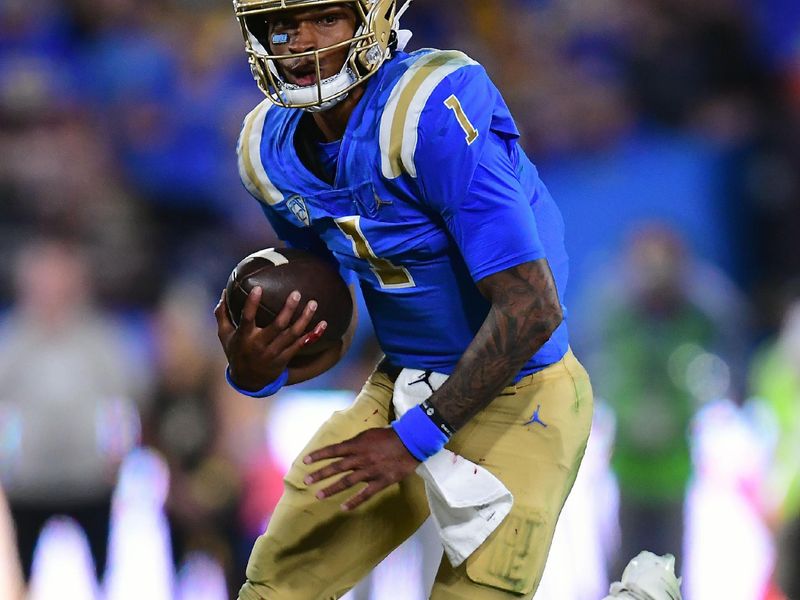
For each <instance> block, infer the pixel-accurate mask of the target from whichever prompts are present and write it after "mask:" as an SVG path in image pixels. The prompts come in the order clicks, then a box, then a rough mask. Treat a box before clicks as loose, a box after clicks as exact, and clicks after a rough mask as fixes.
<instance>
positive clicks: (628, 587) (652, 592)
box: [603, 551, 681, 600]
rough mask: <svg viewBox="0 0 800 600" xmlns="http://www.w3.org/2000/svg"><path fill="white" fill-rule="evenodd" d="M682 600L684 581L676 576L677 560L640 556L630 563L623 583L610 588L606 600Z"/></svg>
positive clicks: (623, 577)
mask: <svg viewBox="0 0 800 600" xmlns="http://www.w3.org/2000/svg"><path fill="white" fill-rule="evenodd" d="M623 599H624V600H681V580H680V578H678V577H676V576H675V557H674V556H672V555H671V554H666V555H664V556H657V555H655V554H653V553H652V552H646V551H645V552H641V553H639V555H638V556H636V558H634V559H633V560H631V562H629V563H628V566H627V567H625V571H624V572H623V573H622V581H618V582H615V583H612V584H611V590H610V595H609V596H606V597H605V598H603V600H623Z"/></svg>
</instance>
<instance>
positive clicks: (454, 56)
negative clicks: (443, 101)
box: [380, 51, 477, 179]
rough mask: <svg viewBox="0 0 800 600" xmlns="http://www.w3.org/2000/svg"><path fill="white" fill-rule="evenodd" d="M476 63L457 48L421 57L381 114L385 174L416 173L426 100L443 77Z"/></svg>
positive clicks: (404, 76)
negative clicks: (421, 117) (419, 129)
mask: <svg viewBox="0 0 800 600" xmlns="http://www.w3.org/2000/svg"><path fill="white" fill-rule="evenodd" d="M474 64H477V63H476V62H475V61H474V60H472V59H471V58H469V57H468V56H467V55H466V54H464V53H462V52H457V51H447V52H432V53H430V54H428V55H426V56H424V57H422V58H420V59H419V60H418V61H417V62H416V63H415V64H414V65H413V66H412V67H411V68H409V70H408V71H407V72H406V73H405V74H404V75H403V77H402V78H401V79H400V81H399V82H398V84H397V85H396V86H395V89H394V90H393V91H392V94H391V96H390V97H389V101H388V102H387V104H386V109H385V110H384V113H383V115H382V117H381V132H380V134H381V135H380V143H381V167H382V171H383V175H384V177H386V178H388V179H394V178H396V177H399V176H400V175H401V174H402V173H403V172H407V173H408V174H409V175H411V176H412V177H416V176H417V169H416V165H415V164H414V153H415V151H416V146H417V139H418V136H417V128H418V127H419V119H420V116H421V115H422V111H423V109H424V108H425V104H426V103H427V101H428V98H430V96H431V94H432V93H433V91H434V90H435V89H436V86H438V85H439V84H440V83H441V82H442V80H443V79H444V78H445V77H447V76H448V75H450V74H451V73H453V72H454V71H457V70H458V69H460V68H462V67H464V66H467V65H474Z"/></svg>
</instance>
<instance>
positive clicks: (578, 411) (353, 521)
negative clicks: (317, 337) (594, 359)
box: [239, 351, 592, 600]
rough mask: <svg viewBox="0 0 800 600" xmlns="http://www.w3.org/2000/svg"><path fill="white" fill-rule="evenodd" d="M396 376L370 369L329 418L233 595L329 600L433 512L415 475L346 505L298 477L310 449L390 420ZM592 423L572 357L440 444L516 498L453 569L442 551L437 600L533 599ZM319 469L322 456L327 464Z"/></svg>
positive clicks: (306, 468)
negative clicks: (353, 397) (346, 403)
mask: <svg viewBox="0 0 800 600" xmlns="http://www.w3.org/2000/svg"><path fill="white" fill-rule="evenodd" d="M391 401H392V381H391V380H390V379H389V378H388V377H387V376H386V375H385V374H383V373H381V372H375V373H373V374H372V376H371V377H370V378H369V380H368V381H367V383H366V384H365V385H364V389H363V390H362V391H361V393H360V394H359V395H358V397H357V398H356V400H355V402H354V403H353V404H352V405H351V406H350V407H349V408H347V409H346V410H343V411H339V412H336V413H334V414H333V415H332V416H331V418H330V419H329V420H328V421H327V422H326V423H325V424H324V425H323V426H322V427H321V428H320V429H319V431H318V432H317V433H316V435H315V436H314V438H313V439H312V440H311V442H309V444H308V446H307V447H306V449H305V450H304V451H303V453H302V454H301V455H300V457H298V458H297V459H296V460H295V462H294V464H293V465H292V467H291V469H290V470H289V473H288V474H287V475H286V478H285V480H284V483H285V490H284V494H283V497H282V498H281V500H280V502H279V503H278V506H277V508H276V509H275V513H274V514H273V516H272V519H271V520H270V523H269V526H268V528H267V531H266V533H265V534H264V535H262V536H261V537H260V538H259V539H258V540H257V541H256V544H255V547H254V548H253V552H252V554H251V556H250V562H249V564H248V567H247V582H246V583H245V585H244V587H242V590H241V592H240V593H239V599H240V600H329V599H335V598H339V597H340V596H342V595H343V594H344V593H345V592H346V591H347V590H349V589H350V588H351V587H353V586H354V585H355V584H356V583H358V581H359V580H360V579H362V578H363V577H364V576H365V575H367V573H368V572H369V571H370V570H371V569H372V568H373V567H375V566H376V565H377V564H378V563H379V562H380V561H381V560H382V559H383V558H384V557H385V556H387V555H388V554H389V553H390V552H391V551H392V550H394V549H395V548H396V547H397V546H399V545H400V544H401V543H402V542H403V541H404V540H405V539H406V538H408V537H409V536H410V535H411V534H412V533H414V531H416V529H417V528H418V527H419V526H420V525H421V524H422V522H423V521H424V520H425V519H426V517H427V516H428V514H429V510H428V504H427V499H426V496H425V490H424V485H423V483H422V480H421V479H420V478H419V477H418V476H417V475H415V474H412V475H411V476H409V477H407V478H406V479H405V480H404V481H402V482H400V483H399V484H395V485H393V486H390V487H389V488H387V489H385V490H383V491H382V492H380V493H379V494H377V495H376V496H374V497H373V498H371V499H370V500H369V501H367V502H366V503H364V504H362V505H361V506H359V507H358V508H357V509H355V510H354V511H351V512H343V511H342V510H341V509H340V508H339V507H340V505H341V503H342V502H343V501H344V500H345V499H347V498H349V497H350V496H351V495H352V494H353V493H354V490H352V489H351V490H347V491H345V492H342V493H341V494H338V495H336V496H333V497H330V498H326V499H325V500H318V499H317V498H316V497H315V496H314V494H315V493H316V492H317V491H318V490H320V489H322V488H323V487H325V486H327V485H330V483H331V482H330V481H328V482H319V483H316V484H313V485H311V486H307V485H305V484H304V483H303V479H304V478H305V477H306V475H308V474H309V473H310V472H312V471H315V470H317V469H319V468H320V464H314V465H305V464H303V462H302V457H303V456H305V455H306V454H307V453H308V452H310V451H312V450H315V449H317V448H321V447H323V446H327V445H328V444H333V443H338V442H341V441H343V440H346V439H349V438H351V437H353V436H355V435H357V434H358V433H360V432H361V431H364V430H365V429H368V428H371V427H385V426H386V425H387V424H388V423H390V422H391V420H392V419H393V418H394V414H393V411H392V409H391ZM591 420H592V389H591V385H590V383H589V377H588V375H587V374H586V371H585V370H584V368H583V367H582V366H581V364H580V363H579V362H578V361H577V360H576V358H575V357H574V355H573V354H572V352H571V351H570V352H567V354H566V355H565V356H564V358H563V359H562V360H560V361H559V362H557V363H555V364H553V365H550V366H549V367H547V368H546V369H544V370H542V371H539V372H538V373H534V374H533V375H529V376H527V377H524V378H523V379H522V380H520V381H519V382H518V383H517V384H516V385H513V386H509V387H507V388H506V389H505V390H503V392H502V393H501V394H500V395H499V396H498V397H497V398H496V399H495V400H494V401H493V402H492V403H491V404H490V405H489V406H488V407H486V408H485V409H484V410H482V411H481V412H480V413H478V415H476V416H475V417H474V418H473V419H472V420H471V421H470V422H469V423H467V425H465V426H464V427H463V428H462V429H461V430H459V431H458V432H457V433H456V434H455V435H454V436H453V437H452V438H451V440H450V442H449V443H448V444H447V447H448V448H449V449H450V450H452V451H453V452H455V453H456V454H460V455H461V456H463V457H464V458H466V459H468V460H471V461H472V462H474V463H476V464H478V465H481V466H483V467H485V468H487V469H489V471H491V472H492V473H493V474H494V475H495V476H496V477H497V478H499V479H500V481H502V482H503V483H504V484H505V485H506V487H507V488H508V489H509V490H510V491H511V493H512V494H513V495H514V505H513V508H512V510H511V512H510V513H509V515H508V516H507V517H506V518H505V520H504V521H503V522H502V523H501V524H500V526H499V527H498V528H497V529H496V530H495V531H494V532H493V533H492V535H491V536H490V537H489V538H488V539H487V540H486V541H485V542H484V543H483V544H482V545H481V546H480V547H479V548H478V549H477V550H476V551H475V552H474V553H473V554H472V555H471V556H470V557H469V558H468V559H467V560H466V561H465V562H464V563H462V564H461V566H459V567H458V568H456V569H454V568H453V567H452V566H451V565H450V563H449V561H448V560H447V558H446V557H443V558H442V561H441V563H440V565H439V571H438V573H437V575H436V582H435V584H434V586H433V591H432V592H431V599H433V600H510V599H512V598H514V599H520V598H531V597H532V596H533V594H534V592H535V591H536V588H537V587H538V585H539V581H540V579H541V577H542V571H543V570H544V565H545V561H546V559H547V554H548V552H549V549H550V543H551V541H552V538H553V531H554V529H555V525H556V521H557V519H558V515H559V513H560V512H561V508H562V507H563V505H564V502H565V500H566V498H567V495H568V494H569V491H570V489H571V488H572V484H573V483H574V481H575V476H576V475H577V472H578V467H579V465H580V463H581V459H582V458H583V453H584V450H585V449H586V441H587V439H588V437H589V429H590V427H591ZM322 464H324V463H322Z"/></svg>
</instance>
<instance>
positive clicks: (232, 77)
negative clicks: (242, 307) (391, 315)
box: [0, 0, 800, 600]
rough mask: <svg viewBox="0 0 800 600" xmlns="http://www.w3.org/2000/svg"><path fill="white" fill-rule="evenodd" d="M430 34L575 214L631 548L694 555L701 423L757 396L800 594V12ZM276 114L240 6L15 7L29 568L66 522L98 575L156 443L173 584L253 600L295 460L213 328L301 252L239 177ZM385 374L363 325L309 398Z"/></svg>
mask: <svg viewBox="0 0 800 600" xmlns="http://www.w3.org/2000/svg"><path fill="white" fill-rule="evenodd" d="M404 26H406V27H408V28H410V29H411V30H412V31H413V32H414V36H415V37H414V39H413V40H412V42H411V45H410V47H411V48H419V47H425V46H435V47H442V48H444V47H454V48H459V49H462V50H464V51H466V52H468V53H469V54H470V55H471V56H473V57H474V58H476V59H478V60H480V61H481V62H482V63H483V64H484V65H485V66H486V67H487V70H488V71H489V73H490V75H491V76H492V77H493V79H494V80H495V82H496V83H497V85H498V87H499V88H500V89H501V91H502V92H503V94H504V95H505V97H506V99H507V101H508V103H509V105H510V107H511V109H512V113H513V114H514V115H515V117H516V119H517V124H518V126H519V128H520V130H521V132H522V136H523V139H522V143H523V146H524V147H525V148H526V150H527V151H528V153H529V155H530V156H531V157H532V159H533V160H534V162H535V163H536V164H537V165H538V167H539V170H540V173H541V174H542V177H543V179H544V180H545V182H546V183H547V184H548V185H549V186H550V188H551V191H552V192H553V194H554V196H555V198H556V200H557V201H558V202H559V204H560V206H561V207H562V209H563V212H564V215H565V220H566V222H567V233H568V238H567V248H568V250H569V251H570V254H571V257H572V281H571V289H570V292H569V295H568V299H571V304H573V305H574V308H573V311H572V312H571V314H570V319H571V320H572V322H573V332H574V338H573V345H574V346H575V349H576V353H577V354H578V355H579V356H585V357H586V362H587V364H588V365H589V366H590V372H591V374H592V377H593V380H594V382H595V385H596V388H597V391H598V394H599V395H600V397H601V398H602V399H603V400H604V401H605V402H606V403H607V404H608V405H609V406H610V407H611V408H612V409H613V412H614V414H615V416H616V436H617V437H616V440H617V445H616V447H615V453H614V455H613V458H612V467H613V469H614V471H615V474H616V476H617V480H618V484H619V488H620V506H621V511H620V515H621V527H622V529H621V532H622V534H621V540H620V547H621V548H622V550H621V552H620V556H622V557H623V558H624V559H625V560H627V557H629V555H632V554H635V553H636V552H635V551H638V549H641V548H642V547H644V546H652V548H648V549H653V550H659V551H660V550H661V549H663V551H665V552H666V551H673V552H677V553H678V554H680V553H679V552H678V551H675V550H673V549H675V548H676V547H679V546H680V545H681V544H682V541H681V532H682V530H683V519H684V516H683V500H684V497H685V493H686V489H687V486H688V485H689V481H690V480H691V477H692V474H693V464H692V457H691V448H690V435H689V432H690V428H691V423H692V418H693V416H694V415H695V414H696V412H697V411H698V409H699V408H700V407H701V406H702V405H703V404H704V403H706V402H709V401H712V400H719V399H728V400H731V401H732V402H735V403H736V404H737V405H740V406H744V405H746V404H748V403H755V404H757V405H758V406H759V407H761V409H762V410H760V412H759V414H762V415H767V416H765V417H763V418H764V419H765V420H766V421H767V422H769V423H770V424H771V425H770V429H769V430H770V431H771V432H772V433H771V438H770V439H771V440H772V442H771V443H772V446H771V448H772V451H773V452H774V457H775V460H774V461H773V463H774V467H772V468H770V470H769V473H766V474H765V477H764V481H763V485H762V486H761V487H760V488H759V489H758V490H756V491H754V492H753V497H754V500H753V501H754V503H756V504H757V505H758V507H759V511H760V512H761V514H762V515H763V519H764V521H765V523H767V524H768V526H769V527H770V528H771V530H772V531H774V533H775V537H776V540H778V541H777V543H778V548H779V552H778V560H777V561H776V566H775V569H774V571H775V575H774V577H773V583H775V582H779V583H780V585H781V586H783V588H784V591H785V592H786V593H787V597H790V598H794V597H800V590H798V588H800V582H799V581H798V578H797V572H796V569H792V568H788V567H787V566H786V565H787V564H792V561H794V564H796V561H797V560H798V556H800V541H798V540H799V538H800V525H798V524H799V523H800V477H798V476H797V472H798V470H800V446H798V441H797V440H800V341H798V340H800V317H798V314H800V313H798V311H800V309H799V308H798V306H800V304H798V301H799V300H800V252H798V251H797V249H796V244H797V240H798V239H800V142H798V140H800V3H797V2H796V0H702V1H699V2H698V1H696V0H435V1H430V0H417V1H416V2H415V3H414V5H413V6H412V9H411V10H410V11H409V12H408V13H406V17H405V18H404ZM260 99H261V95H260V92H259V91H258V90H257V88H256V86H255V84H254V82H253V80H252V77H251V75H250V72H249V68H248V66H247V61H246V58H245V55H244V52H243V44H242V41H241V34H240V32H239V30H238V28H237V25H236V23H235V20H234V18H233V14H232V10H231V7H230V6H229V3H228V2H223V3H219V2H211V1H210V0H138V1H134V0H95V1H94V2H89V1H88V0H3V1H2V2H0V256H2V257H3V260H2V261H0V486H2V490H3V492H4V496H5V497H6V499H7V502H8V504H9V508H10V513H11V515H12V516H13V518H14V521H15V522H16V523H17V540H18V545H19V551H20V552H19V553H20V563H21V566H22V570H23V572H24V573H25V574H28V573H29V572H30V568H31V558H32V555H33V547H34V544H35V541H36V537H37V535H38V531H39V528H41V526H42V525H43V524H44V522H45V521H46V520H47V519H48V518H49V517H50V516H52V515H56V514H65V515H70V516H72V517H73V518H74V519H75V520H76V521H77V522H78V523H80V524H81V525H82V526H83V528H84V530H85V531H86V533H87V536H88V537H89V541H90V546H91V550H92V554H93V557H94V561H95V566H96V568H97V575H98V577H101V578H102V576H103V570H104V565H105V561H106V548H105V542H106V540H107V538H108V519H109V514H110V510H111V508H110V507H111V495H112V491H113V489H114V486H115V485H116V476H117V470H118V468H119V465H120V462H121V461H122V460H123V458H124V456H125V455H126V454H127V453H128V452H129V451H130V450H131V449H132V448H134V447H136V446H138V445H144V446H146V447H148V448H152V449H154V450H156V451H157V452H158V453H160V455H161V456H162V457H163V460H164V461H165V463H166V465H167V467H168V469H169V476H170V487H169V492H168V495H167V499H166V514H167V517H168V522H169V528H170V537H171V547H172V550H173V553H174V555H175V562H176V565H178V564H180V562H181V560H182V558H183V557H184V556H185V555H186V554H187V553H189V552H192V551H196V550H201V551H203V552H206V553H208V554H209V555H211V556H213V557H214V558H215V559H216V560H217V561H218V562H219V564H221V565H222V567H223V569H224V571H225V573H226V574H227V576H228V581H229V586H230V590H234V589H235V588H236V586H237V585H238V584H239V583H240V582H241V580H242V573H243V569H244V564H245V563H246V559H247V554H248V552H249V548H250V545H251V543H252V541H253V539H254V538H255V537H256V536H257V535H258V533H259V532H260V531H261V530H262V529H263V526H264V523H265V522H266V521H267V520H268V518H269V514H270V512H271V510H272V507H273V506H274V503H275V502H276V500H277V498H278V496H279V494H280V490H281V467H280V465H279V464H278V463H277V461H276V459H275V457H274V456H272V455H271V454H270V452H269V449H268V448H269V444H268V443H267V440H266V439H265V438H266V436H267V435H268V433H267V432H268V428H266V427H264V423H265V422H267V421H268V420H269V412H270V406H271V403H270V401H254V400H252V399H248V398H244V397H239V396H237V395H236V394H234V393H233V392H232V391H230V390H229V389H228V388H227V387H226V385H225V381H224V374H223V370H224V366H225V365H224V356H223V354H222V352H221V350H220V349H219V348H218V344H217V341H216V336H215V325H214V322H213V316H212V310H213V306H214V304H215V303H216V298H217V297H218V296H219V293H220V290H221V289H222V287H223V286H224V284H225V280H226V278H227V275H228V273H229V272H230V270H231V268H232V267H233V266H234V265H235V264H236V262H238V260H239V259H240V258H241V257H243V256H245V255H246V254H249V253H250V252H252V251H254V250H256V249H259V248H263V247H266V246H269V245H274V244H276V243H277V242H276V240H275V238H274V236H273V234H272V233H271V232H270V230H269V227H268V225H267V223H266V220H265V219H263V217H262V216H261V213H260V209H259V207H258V206H257V203H256V202H255V201H254V200H252V198H250V197H249V196H248V195H247V193H246V191H245V190H244V188H243V187H242V185H241V184H240V182H239V179H238V173H237V170H236V161H235V144H236V138H237V136H238V133H239V127H240V124H241V121H242V118H243V116H244V115H245V114H246V113H247V112H248V111H249V110H250V108H251V107H252V106H253V105H255V104H256V103H257V102H258V101H260ZM362 314H363V313H362ZM377 359H378V351H377V347H376V344H375V342H374V340H373V339H372V337H371V335H370V331H369V322H368V319H362V325H361V326H360V332H359V334H358V336H357V338H356V343H355V345H354V348H353V350H352V351H351V353H350V356H349V357H348V359H346V361H344V362H343V363H342V364H340V365H339V366H338V367H337V368H336V369H334V370H333V371H332V372H331V373H330V374H327V375H326V376H325V377H324V378H323V379H321V380H320V381H317V382H312V383H311V384H309V387H322V388H324V389H331V390H332V389H339V390H349V391H351V392H355V391H356V390H358V389H359V387H360V385H361V382H362V381H363V379H364V376H365V374H366V373H368V372H369V370H370V369H371V367H372V366H373V365H374V363H375V362H376V360H377ZM653 465H658V467H657V468H654V467H653ZM634 550H635V551H634ZM679 559H680V556H679ZM616 568H617V567H616V566H614V564H613V561H611V562H610V564H609V569H616ZM777 589H778V587H777V585H775V586H774V587H773V588H765V591H764V595H763V596H762V597H761V598H767V597H768V594H770V593H774V594H778V591H777ZM772 597H774V598H778V597H780V596H778V595H775V596H772ZM761 598H758V599H755V598H754V599H753V600H761Z"/></svg>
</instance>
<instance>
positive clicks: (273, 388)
mask: <svg viewBox="0 0 800 600" xmlns="http://www.w3.org/2000/svg"><path fill="white" fill-rule="evenodd" d="M225 380H226V381H227V382H228V385H229V386H231V387H232V388H233V389H235V390H236V391H237V392H239V393H240V394H242V395H244V396H250V397H251V398H267V397H268V396H272V395H273V394H275V393H277V391H278V390H279V389H281V388H282V387H283V386H284V385H286V382H287V381H289V369H284V371H283V373H281V374H280V375H278V378H277V379H276V380H275V381H273V382H272V383H268V384H267V385H265V386H264V387H263V388H262V389H260V390H258V391H257V392H250V391H248V390H243V389H242V388H240V387H239V386H237V385H236V384H235V383H233V379H231V368H230V366H228V367H227V368H226V369H225Z"/></svg>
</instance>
